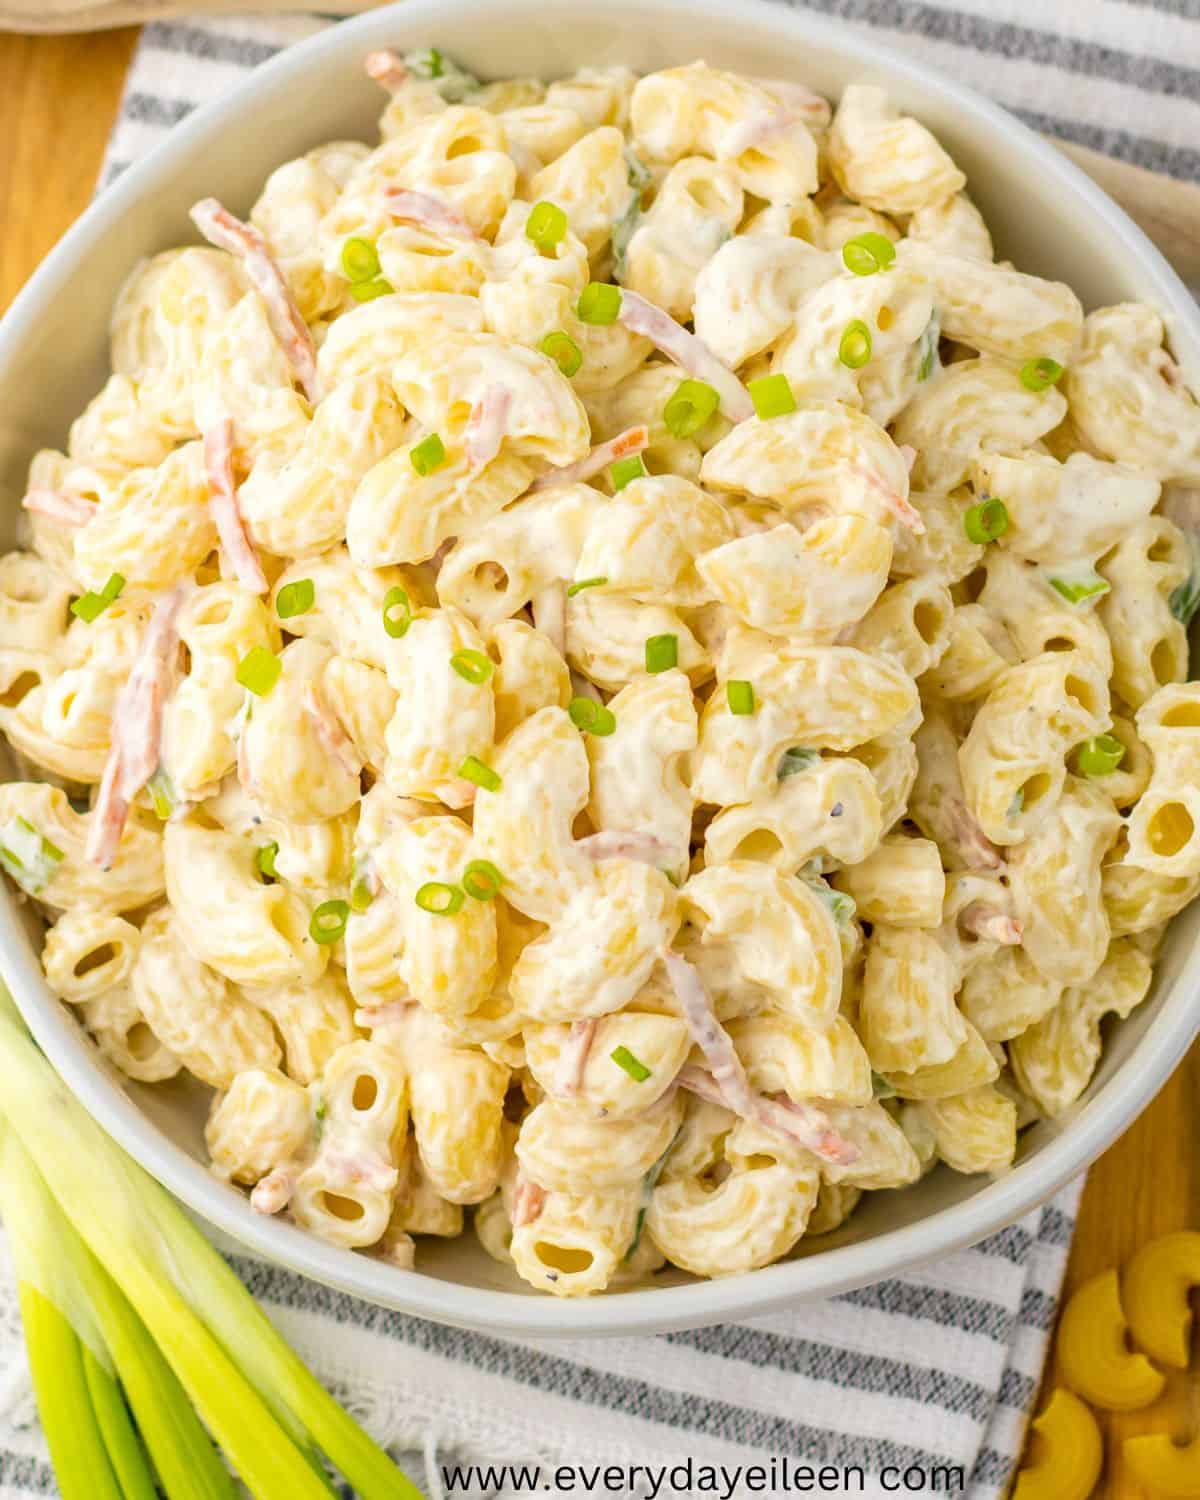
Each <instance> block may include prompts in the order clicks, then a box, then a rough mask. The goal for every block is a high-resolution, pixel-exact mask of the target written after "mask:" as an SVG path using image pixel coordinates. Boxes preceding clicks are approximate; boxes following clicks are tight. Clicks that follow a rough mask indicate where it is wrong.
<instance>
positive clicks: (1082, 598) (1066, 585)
mask: <svg viewBox="0 0 1200 1500" xmlns="http://www.w3.org/2000/svg"><path fill="white" fill-rule="evenodd" d="M1048 581H1049V584H1050V587H1051V588H1052V589H1053V590H1054V592H1055V593H1056V594H1059V595H1060V596H1061V597H1062V598H1064V599H1065V600H1066V601H1067V603H1068V604H1085V603H1086V602H1087V601H1088V600H1089V599H1099V598H1100V596H1101V595H1102V594H1107V593H1108V591H1109V589H1110V588H1112V584H1111V583H1109V581H1108V579H1107V578H1101V576H1100V574H1099V573H1097V572H1096V571H1095V569H1094V568H1087V569H1085V570H1084V571H1082V572H1080V573H1077V574H1071V575H1065V574H1052V575H1051V576H1050V578H1049V580H1048Z"/></svg>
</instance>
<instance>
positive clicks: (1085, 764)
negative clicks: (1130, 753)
mask: <svg viewBox="0 0 1200 1500" xmlns="http://www.w3.org/2000/svg"><path fill="white" fill-rule="evenodd" d="M1124 759H1125V746H1124V745H1123V744H1122V743H1121V741H1120V740H1119V739H1118V738H1117V737H1116V735H1115V734H1098V735H1097V736H1096V738H1095V739H1092V740H1084V742H1083V744H1082V745H1080V746H1079V748H1078V749H1077V750H1076V752H1075V764H1076V765H1077V766H1078V768H1079V774H1080V775H1081V776H1111V775H1112V773H1113V772H1114V771H1115V770H1116V769H1117V767H1118V766H1119V765H1120V764H1121V762H1122V761H1123V760H1124Z"/></svg>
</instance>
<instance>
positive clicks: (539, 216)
mask: <svg viewBox="0 0 1200 1500" xmlns="http://www.w3.org/2000/svg"><path fill="white" fill-rule="evenodd" d="M566 232H567V216H566V214H565V213H563V211H562V209H561V208H559V206H558V204H557V203H549V202H547V201H546V200H545V199H543V200H542V202H541V203H535V204H534V205H533V207H532V208H531V209H530V210H529V217H528V218H527V219H526V220H525V238H526V239H527V240H530V241H532V243H533V244H535V245H536V246H537V247H538V249H539V250H540V251H541V252H542V254H543V255H549V254H550V252H551V251H552V250H553V249H554V248H555V246H557V245H558V244H559V242H560V241H561V240H562V239H563V237H564V236H565V234H566Z"/></svg>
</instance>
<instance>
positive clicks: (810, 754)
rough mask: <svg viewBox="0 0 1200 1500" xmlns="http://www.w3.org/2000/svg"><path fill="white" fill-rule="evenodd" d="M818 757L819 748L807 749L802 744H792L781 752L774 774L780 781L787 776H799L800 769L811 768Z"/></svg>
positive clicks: (819, 754)
mask: <svg viewBox="0 0 1200 1500" xmlns="http://www.w3.org/2000/svg"><path fill="white" fill-rule="evenodd" d="M820 759H821V752H820V751H819V750H807V749H805V748H804V746H802V745H794V746H793V747H792V749H790V750H785V751H784V752H783V755H782V757H781V758H780V761H779V765H778V766H777V767H776V770H775V774H776V776H778V778H779V780H780V781H786V780H787V779H788V777H789V776H799V775H800V773H801V772H802V771H808V770H811V769H812V767H813V766H815V765H817V764H818V763H819V762H820Z"/></svg>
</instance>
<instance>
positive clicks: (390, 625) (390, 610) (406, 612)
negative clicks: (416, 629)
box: [383, 584, 413, 641]
mask: <svg viewBox="0 0 1200 1500" xmlns="http://www.w3.org/2000/svg"><path fill="white" fill-rule="evenodd" d="M412 618H413V613H412V605H411V604H410V603H409V602H408V595H407V594H406V593H405V591H404V590H403V589H402V588H401V587H400V585H399V584H397V585H396V587H395V588H391V589H388V591H387V593H386V594H384V596H383V628H384V629H385V630H386V631H387V633H388V635H390V636H391V638H392V639H393V640H394V641H398V640H399V639H400V637H401V636H403V635H406V634H407V633H408V627H409V626H410V625H411V624H412Z"/></svg>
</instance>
